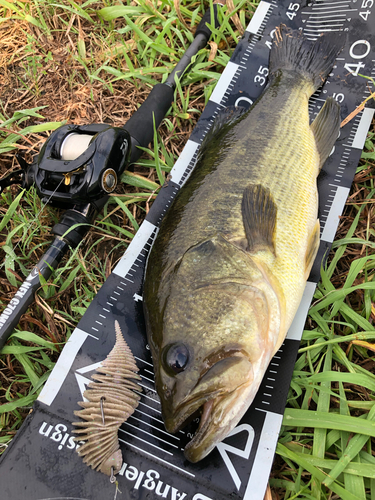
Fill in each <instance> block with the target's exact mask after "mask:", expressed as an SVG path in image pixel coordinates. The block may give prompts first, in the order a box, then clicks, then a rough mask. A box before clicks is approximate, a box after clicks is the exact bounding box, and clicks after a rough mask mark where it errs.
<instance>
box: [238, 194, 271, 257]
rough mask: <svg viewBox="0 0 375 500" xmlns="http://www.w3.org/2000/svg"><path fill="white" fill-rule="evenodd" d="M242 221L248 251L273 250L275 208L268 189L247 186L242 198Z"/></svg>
mask: <svg viewBox="0 0 375 500" xmlns="http://www.w3.org/2000/svg"><path fill="white" fill-rule="evenodd" d="M241 210H242V219H243V224H244V228H245V234H246V238H247V242H248V251H249V252H250V253H255V252H257V251H259V250H270V251H271V252H272V253H273V254H275V253H276V249H275V228H276V215H277V207H276V204H275V202H274V200H273V197H272V194H271V192H270V190H269V189H268V188H265V187H264V186H262V185H261V184H249V185H248V186H247V187H246V188H245V190H244V193H243V197H242V205H241Z"/></svg>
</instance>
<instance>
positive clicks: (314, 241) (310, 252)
mask: <svg viewBox="0 0 375 500" xmlns="http://www.w3.org/2000/svg"><path fill="white" fill-rule="evenodd" d="M319 243H320V222H319V219H317V220H316V223H315V226H314V229H313V230H312V233H311V234H310V236H309V240H308V242H307V250H306V256H305V276H306V278H307V277H308V276H309V274H310V271H311V268H312V265H313V263H314V260H315V257H316V254H317V253H318V249H319Z"/></svg>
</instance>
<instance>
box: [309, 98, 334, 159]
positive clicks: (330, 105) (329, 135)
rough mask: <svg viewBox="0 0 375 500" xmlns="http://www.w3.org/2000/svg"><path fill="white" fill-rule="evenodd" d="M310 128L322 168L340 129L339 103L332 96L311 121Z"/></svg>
mask: <svg viewBox="0 0 375 500" xmlns="http://www.w3.org/2000/svg"><path fill="white" fill-rule="evenodd" d="M311 130H312V131H313V133H314V136H315V142H316V147H317V148H318V153H319V156H320V166H319V168H322V166H323V165H324V162H325V161H326V159H327V158H328V156H329V154H330V152H331V151H332V148H333V146H334V144H335V142H336V139H337V137H338V135H339V130H340V105H339V104H338V103H337V102H336V101H335V99H333V97H328V99H327V100H326V102H325V103H324V106H323V107H322V109H321V110H320V111H319V113H318V115H317V117H316V118H315V120H314V121H313V122H312V124H311Z"/></svg>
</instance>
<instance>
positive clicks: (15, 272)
mask: <svg viewBox="0 0 375 500" xmlns="http://www.w3.org/2000/svg"><path fill="white" fill-rule="evenodd" d="M234 5H235V9H236V11H237V13H238V16H239V19H240V21H241V23H242V25H243V26H246V24H247V22H248V21H249V19H250V16H251V13H252V12H254V10H255V7H256V4H255V3H249V2H244V1H242V0H236V1H235V2H234ZM204 10H205V5H203V3H201V2H188V1H186V0H185V1H183V2H181V3H180V4H179V9H178V10H176V5H175V3H174V2H173V1H171V0H161V1H160V2H156V0H151V1H145V0H139V1H137V2H130V1H129V2H124V4H123V5H120V3H119V5H113V2H110V1H109V0H107V1H104V2H94V1H91V0H89V1H86V2H83V3H81V2H74V1H73V0H64V1H61V0H55V1H53V0H45V1H37V0H34V1H31V2H28V3H26V2H21V1H14V2H12V3H11V2H9V1H5V0H0V28H2V29H3V31H2V33H3V35H2V36H3V39H2V46H3V49H4V50H3V53H4V56H1V57H3V58H2V59H0V73H1V78H2V81H3V83H4V86H3V91H2V92H3V93H2V95H1V99H0V121H1V124H0V127H1V128H0V153H1V156H0V174H1V175H2V174H4V173H6V172H7V171H9V170H10V169H16V168H18V167H17V164H16V163H15V161H14V152H15V148H20V150H21V152H22V153H23V154H24V155H25V156H26V159H27V160H28V161H30V160H31V158H32V156H33V155H35V154H36V153H37V151H38V150H39V148H40V147H41V145H42V144H43V142H44V141H45V138H46V136H47V134H48V133H49V132H50V131H52V130H54V129H55V128H56V127H58V126H59V124H62V123H66V122H73V123H81V124H82V123H92V122H100V121H106V122H108V123H111V124H113V125H116V126H121V125H122V124H123V123H125V121H126V120H127V119H128V118H129V117H130V116H131V114H132V113H133V112H134V111H135V110H136V109H137V107H138V106H139V105H140V103H141V102H142V101H143V100H144V99H145V98H146V96H147V95H148V92H149V91H150V89H151V88H152V86H153V85H154V84H155V83H157V82H160V81H164V80H165V79H166V78H167V75H168V74H169V72H170V71H171V70H172V69H173V67H174V65H175V64H176V62H177V61H178V60H179V58H180V57H181V55H182V54H183V52H184V50H185V49H186V47H187V46H188V44H189V43H190V42H191V40H192V37H193V35H192V32H191V29H193V28H194V27H195V26H196V25H197V24H198V22H199V20H200V17H201V15H202V13H203V12H204ZM182 21H184V23H185V24H186V25H187V26H188V28H186V27H185V26H184V24H183V22H182ZM238 38H239V32H238V31H237V29H236V28H235V25H234V23H233V22H232V20H229V19H228V17H227V15H224V17H223V19H222V25H221V27H220V28H219V29H217V30H215V33H214V36H213V38H212V42H213V44H212V47H213V48H214V49H215V48H216V49H217V50H216V53H215V57H214V59H213V60H208V56H209V54H210V47H207V48H204V49H202V50H201V51H200V52H199V53H198V54H197V56H196V59H195V65H194V66H193V68H192V70H191V71H190V72H189V73H188V74H186V75H185V76H184V78H183V81H182V82H181V86H180V87H179V88H178V91H177V92H176V99H175V101H174V103H173V104H172V107H171V110H170V112H169V113H168V115H167V117H166V118H165V120H164V122H163V124H162V126H161V128H160V130H159V131H158V132H157V133H156V134H155V137H154V144H153V146H152V148H151V149H147V150H146V151H145V154H144V156H143V157H142V158H141V159H140V160H139V162H138V164H137V166H136V167H135V169H134V171H126V172H125V173H124V174H123V175H122V179H121V180H122V182H123V185H122V186H121V187H120V188H119V189H118V190H117V191H116V193H115V194H114V195H113V196H111V198H110V200H109V203H108V204H107V205H106V207H105V208H104V210H103V212H102V214H101V215H100V216H99V217H98V218H97V221H96V222H95V224H94V225H93V227H92V229H91V230H90V232H89V234H88V235H87V237H86V238H85V240H84V241H83V242H82V243H81V244H80V246H79V247H78V248H77V249H76V250H75V251H74V252H72V253H71V254H70V255H68V256H67V257H66V258H65V260H64V261H63V262H62V263H61V265H60V266H59V268H58V269H57V270H56V271H55V272H54V273H53V275H52V277H51V278H50V279H49V280H48V282H46V283H43V286H42V287H41V289H40V291H39V292H38V294H37V297H36V302H35V304H33V305H32V306H31V307H30V309H29V311H28V312H27V314H25V315H24V317H23V319H22V321H21V322H20V325H19V329H18V330H16V332H15V333H14V334H13V335H12V337H11V339H10V341H9V343H8V344H7V346H6V347H5V348H4V350H3V352H2V354H1V356H0V390H1V392H0V398H1V399H0V401H1V403H2V405H1V407H0V430H1V432H0V451H1V450H2V449H3V448H4V447H5V446H6V445H7V444H8V443H9V442H10V440H11V439H12V437H13V436H14V434H15V433H16V432H17V429H18V428H19V427H20V425H21V424H22V422H23V419H24V418H25V416H26V415H27V413H28V411H29V410H30V408H31V407H32V404H33V401H34V400H35V398H36V397H37V395H38V393H39V392H40V390H41V387H42V385H43V383H44V382H45V380H46V379H47V377H48V375H49V373H50V371H51V369H52V368H53V366H54V363H55V362H56V360H57V358H58V355H59V352H60V351H61V349H62V347H63V345H64V343H65V342H66V340H67V339H68V338H69V336H70V334H71V333H72V331H73V329H74V327H75V325H76V324H77V322H78V321H79V319H80V318H81V316H82V314H84V312H85V310H86V308H87V306H88V305H89V304H90V302H91V300H92V299H93V297H94V296H95V294H96V293H97V291H98V290H99V288H100V286H101V284H102V283H103V282H104V280H105V279H106V277H107V276H108V275H109V274H110V272H111V270H112V269H113V267H114V266H115V265H116V263H117V262H118V260H119V258H120V257H121V256H122V254H123V253H124V252H125V250H126V248H127V246H128V244H129V242H130V241H131V239H132V238H133V237H134V234H135V233H136V231H137V230H138V227H139V225H140V223H141V222H142V220H143V218H144V216H145V214H146V213H147V210H148V209H149V206H150V204H151V203H152V201H153V199H154V198H155V196H156V194H157V192H158V190H159V189H160V186H161V185H162V184H163V182H164V179H165V176H166V175H167V173H168V172H169V171H170V169H171V167H172V166H173V164H174V162H175V160H176V158H177V157H178V154H179V152H180V151H181V149H182V147H183V145H184V143H185V142H186V140H187V139H188V137H189V135H190V133H191V131H192V128H193V126H194V124H195V123H196V121H197V119H198V117H199V115H200V112H201V111H202V109H203V108H204V105H205V104H206V102H207V100H208V99H209V97H210V95H211V93H212V90H213V89H214V86H215V84H216V82H217V80H218V78H219V77H220V74H221V72H222V70H223V68H224V67H225V65H226V64H227V62H228V60H229V58H230V56H231V53H232V52H233V48H234V47H235V45H236V41H237V39H238ZM374 140H375V136H374V134H373V133H369V135H368V138H367V141H366V148H365V150H364V153H363V160H362V163H361V165H360V166H359V168H358V170H357V176H356V180H355V185H354V187H353V190H352V193H353V194H352V198H351V199H350V202H349V204H348V205H347V207H346V210H345V214H344V218H343V219H342V222H341V225H340V229H339V232H338V235H337V238H336V241H335V242H334V244H333V250H332V252H331V254H330V257H329V262H328V264H327V266H326V267H325V268H324V269H323V270H322V279H321V282H320V283H319V285H318V287H317V289H316V293H315V296H314V301H313V305H312V307H311V309H310V313H309V318H308V320H307V323H306V329H305V332H304V336H303V340H302V343H301V348H300V351H299V355H298V359H297V362H296V366H295V371H294V375H293V379H292V383H291V388H290V393H289V399H288V408H287V409H286V412H285V416H284V421H283V428H282V432H281V434H280V440H279V444H278V447H277V456H276V459H275V463H274V467H273V471H272V475H271V480H270V484H271V488H272V489H273V491H274V494H275V498H276V495H278V497H279V498H285V499H292V498H306V499H322V500H323V499H327V500H328V499H334V498H342V499H344V500H345V499H352V498H357V499H358V498H359V499H370V500H374V499H375V483H374V481H375V474H374V470H375V467H374V461H375V458H374V457H373V453H374V446H373V441H374V436H375V420H374V417H373V414H375V409H374V408H375V406H374V401H375V397H374V394H375V376H374V368H375V362H374V359H373V358H374V349H375V347H374V345H375V342H374V340H375V329H374V327H373V320H374V319H375V305H374V300H375V272H374V268H375V257H374V255H375V254H374V246H375V238H374V236H375V233H374V229H373V221H374V214H373V208H372V204H373V201H374V198H375V196H374V194H375V186H374V182H373V179H372V175H371V168H372V167H373V164H374V161H375V147H374ZM59 215H60V212H59V211H58V210H56V209H53V208H51V207H48V206H47V207H44V206H43V205H42V204H41V202H40V200H39V198H38V197H37V196H36V194H35V191H34V190H30V191H29V192H25V193H21V194H19V193H18V192H17V190H14V189H13V190H11V189H7V190H6V191H5V192H4V193H3V194H1V196H0V253H1V257H2V258H1V259H0V290H1V291H0V309H2V308H4V307H5V305H6V303H7V300H9V297H11V296H12V294H13V293H14V291H15V290H16V287H17V286H19V284H20V283H21V282H22V280H23V279H24V278H25V277H26V276H27V274H28V271H29V270H30V269H31V267H32V265H33V264H34V263H35V262H37V261H38V259H39V258H40V257H41V255H42V254H43V253H44V251H45V250H46V248H47V247H48V244H49V242H50V240H51V236H50V234H49V230H50V228H51V227H52V226H53V224H55V223H56V222H57V221H58V219H59Z"/></svg>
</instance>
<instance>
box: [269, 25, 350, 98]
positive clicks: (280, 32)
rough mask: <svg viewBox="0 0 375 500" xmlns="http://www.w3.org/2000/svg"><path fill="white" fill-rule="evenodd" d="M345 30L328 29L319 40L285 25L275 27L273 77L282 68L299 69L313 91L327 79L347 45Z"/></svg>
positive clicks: (271, 69) (271, 61) (271, 56)
mask: <svg viewBox="0 0 375 500" xmlns="http://www.w3.org/2000/svg"><path fill="white" fill-rule="evenodd" d="M344 43H345V42H344V36H343V33H338V32H332V31H331V32H327V33H325V34H324V35H322V36H320V37H319V38H318V39H317V40H316V41H311V40H307V39H306V38H305V37H304V36H303V34H302V33H301V31H299V30H292V29H290V28H287V27H286V26H285V25H281V26H280V27H278V28H277V29H276V35H275V40H274V42H273V45H272V50H271V54H270V77H271V78H272V75H276V74H277V73H278V71H279V70H281V71H288V70H289V71H296V72H297V73H299V74H300V75H301V76H304V77H305V78H307V79H308V80H310V81H311V82H312V85H313V86H314V90H313V92H315V90H316V89H317V88H318V87H320V85H322V83H323V82H324V80H325V79H326V78H327V76H328V74H329V72H330V71H331V69H332V66H333V64H334V62H335V59H336V57H337V55H338V54H339V53H340V52H341V50H342V49H343V46H344Z"/></svg>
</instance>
